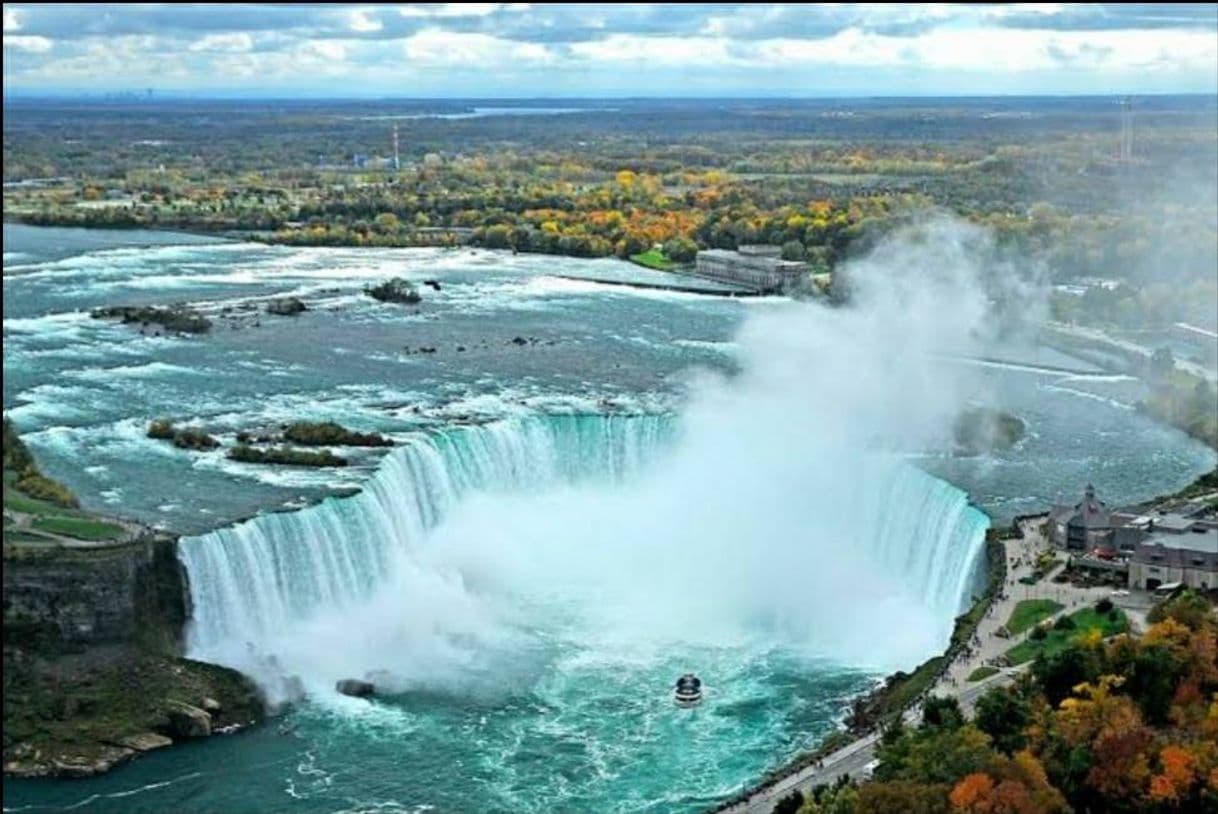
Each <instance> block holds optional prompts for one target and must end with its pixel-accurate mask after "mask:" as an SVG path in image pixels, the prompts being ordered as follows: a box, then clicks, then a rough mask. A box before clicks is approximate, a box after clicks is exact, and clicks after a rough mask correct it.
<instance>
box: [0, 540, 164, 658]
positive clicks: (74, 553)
mask: <svg viewBox="0 0 1218 814" xmlns="http://www.w3.org/2000/svg"><path fill="white" fill-rule="evenodd" d="M175 545H176V541H174V540H172V539H166V538H160V537H147V538H142V539H139V540H136V541H135V542H133V543H129V544H125V545H121V546H107V547H97V548H79V549H65V548H54V547H47V548H46V549H45V550H38V549H34V548H24V549H22V550H21V551H20V553H19V554H16V553H12V552H7V553H6V557H5V562H4V642H5V645H6V646H9V645H13V646H18V647H27V648H33V649H36V650H38V651H40V652H60V651H68V652H70V651H73V650H79V649H81V648H84V647H88V646H90V645H108V644H122V643H129V642H134V641H136V640H138V639H141V638H144V637H147V636H153V637H155V638H156V639H157V640H158V641H159V642H160V643H162V644H165V645H171V646H172V645H175V644H176V643H177V642H178V641H180V636H181V631H182V628H183V626H184V625H185V622H186V619H187V616H188V608H187V605H186V601H187V600H186V597H187V596H188V592H187V590H186V574H185V572H184V570H183V568H182V566H181V563H179V562H178V560H177V557H176V555H175V553H174V546H175Z"/></svg>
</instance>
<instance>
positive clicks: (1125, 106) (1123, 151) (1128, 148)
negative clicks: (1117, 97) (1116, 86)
mask: <svg viewBox="0 0 1218 814" xmlns="http://www.w3.org/2000/svg"><path fill="white" fill-rule="evenodd" d="M1117 157H1118V158H1119V159H1120V162H1121V163H1122V164H1128V163H1129V162H1130V161H1131V160H1132V159H1133V104H1132V103H1131V102H1130V100H1129V97H1128V96H1126V97H1124V98H1123V99H1121V147H1120V152H1119V153H1118V156H1117Z"/></svg>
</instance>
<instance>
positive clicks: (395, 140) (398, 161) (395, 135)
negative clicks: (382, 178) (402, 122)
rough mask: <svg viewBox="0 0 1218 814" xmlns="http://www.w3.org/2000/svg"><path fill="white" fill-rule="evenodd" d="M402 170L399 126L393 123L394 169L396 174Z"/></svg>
mask: <svg viewBox="0 0 1218 814" xmlns="http://www.w3.org/2000/svg"><path fill="white" fill-rule="evenodd" d="M401 168H402V159H401V157H400V156H399V155H398V124H397V122H394V123H393V169H394V171H395V172H396V171H397V170H400V169H401Z"/></svg>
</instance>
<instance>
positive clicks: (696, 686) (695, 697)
mask: <svg viewBox="0 0 1218 814" xmlns="http://www.w3.org/2000/svg"><path fill="white" fill-rule="evenodd" d="M674 698H675V699H676V702H677V704H678V705H679V706H682V707H692V706H693V705H694V704H697V703H698V702H699V701H701V700H702V679H700V678H698V677H697V676H696V675H694V674H693V673H686V674H685V675H683V676H681V677H680V678H678V679H677V689H676V692H675V693H674Z"/></svg>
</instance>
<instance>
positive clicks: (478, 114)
mask: <svg viewBox="0 0 1218 814" xmlns="http://www.w3.org/2000/svg"><path fill="white" fill-rule="evenodd" d="M615 110H617V108H615V107H475V108H474V109H473V110H465V111H462V112H460V113H395V114H391V115H384V116H347V117H346V118H348V119H354V120H356V121H386V120H390V119H480V118H483V117H485V116H556V115H558V114H560V113H611V112H613V111H615Z"/></svg>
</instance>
